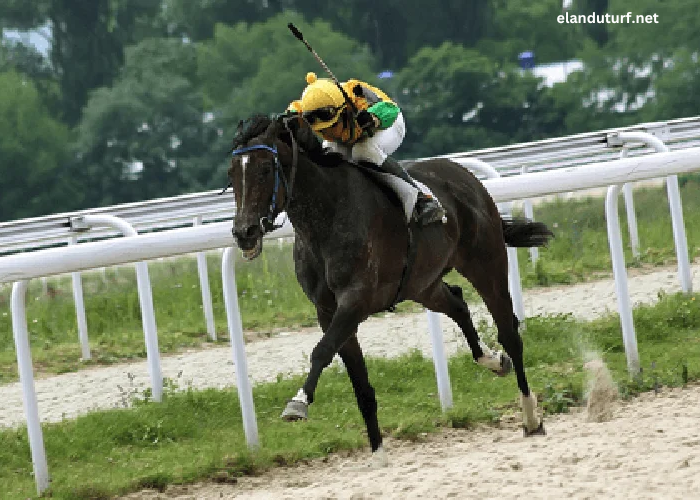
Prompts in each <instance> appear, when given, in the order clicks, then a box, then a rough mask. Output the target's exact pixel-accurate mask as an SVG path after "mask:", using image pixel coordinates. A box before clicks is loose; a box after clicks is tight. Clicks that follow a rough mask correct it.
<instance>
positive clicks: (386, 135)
mask: <svg viewBox="0 0 700 500" xmlns="http://www.w3.org/2000/svg"><path fill="white" fill-rule="evenodd" d="M405 136H406V123H405V122H404V119H403V113H399V114H398V116H397V117H396V120H395V121H394V123H393V124H392V125H391V127H389V128H387V129H383V130H377V131H376V132H375V133H374V135H373V136H372V137H367V138H365V139H363V140H362V141H360V142H358V143H356V144H355V145H354V146H352V147H350V146H344V145H342V144H337V143H334V142H329V141H323V147H325V148H328V149H329V150H330V151H334V152H336V153H341V154H342V155H343V156H344V157H345V158H349V159H351V160H353V161H369V162H372V163H374V164H376V165H379V166H380V167H381V165H382V163H384V160H386V158H387V156H389V155H391V154H392V153H393V152H394V151H396V150H397V149H398V148H399V146H400V145H401V143H402V142H403V139H404V137H405ZM371 172H372V174H374V175H375V176H376V177H377V178H378V179H380V180H381V181H382V182H383V183H384V184H386V185H388V186H389V187H390V188H392V189H393V190H394V192H396V194H397V195H399V198H401V203H402V204H403V209H404V213H405V215H406V222H408V221H410V220H411V216H412V215H413V208H414V206H415V205H416V200H417V199H418V193H419V191H418V190H417V189H416V188H414V187H413V186H411V185H410V184H409V183H408V182H406V181H404V180H403V179H401V178H399V177H396V176H395V175H393V174H388V173H382V172H377V171H374V170H371ZM413 180H414V182H415V183H416V185H418V186H419V187H420V188H421V190H422V191H423V192H424V193H426V194H430V195H432V193H431V191H430V189H428V187H427V186H426V185H425V184H422V183H420V182H418V181H416V180H415V179H413Z"/></svg>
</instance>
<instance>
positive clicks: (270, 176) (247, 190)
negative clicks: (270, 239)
mask: <svg viewBox="0 0 700 500" xmlns="http://www.w3.org/2000/svg"><path fill="white" fill-rule="evenodd" d="M283 130H284V124H283V121H282V119H281V118H277V119H270V118H269V117H266V116H255V117H253V118H251V119H250V120H247V121H245V122H241V123H239V126H238V131H237V133H236V137H235V138H234V141H233V150H232V151H231V154H232V158H231V167H230V168H229V170H228V177H229V181H230V183H231V186H232V187H233V196H234V199H235V201H236V214H235V217H234V220H233V236H234V237H235V238H236V243H237V244H238V247H239V248H240V249H241V251H242V252H243V257H244V258H245V259H246V260H252V259H254V258H256V257H257V256H258V255H260V252H261V251H262V239H263V236H264V235H265V233H266V232H268V231H270V230H272V229H275V226H274V220H275V218H276V217H277V215H278V214H279V213H280V212H283V211H284V210H285V205H284V203H285V200H286V193H287V189H288V182H287V176H286V174H285V171H284V169H283V167H282V162H281V161H280V153H279V151H278V149H277V148H278V145H279V144H280V141H279V140H278V138H279V135H280V133H281V132H282V131H283Z"/></svg>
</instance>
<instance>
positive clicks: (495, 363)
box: [476, 341, 501, 371]
mask: <svg viewBox="0 0 700 500" xmlns="http://www.w3.org/2000/svg"><path fill="white" fill-rule="evenodd" d="M479 347H481V350H482V351H483V353H484V355H483V356H481V357H480V358H479V359H477V360H476V362H477V363H479V364H480V365H481V366H485V367H486V368H488V369H489V370H492V371H499V370H500V369H501V353H500V352H498V353H495V352H493V351H492V350H491V348H490V347H489V346H487V345H486V344H484V343H483V342H482V341H479Z"/></svg>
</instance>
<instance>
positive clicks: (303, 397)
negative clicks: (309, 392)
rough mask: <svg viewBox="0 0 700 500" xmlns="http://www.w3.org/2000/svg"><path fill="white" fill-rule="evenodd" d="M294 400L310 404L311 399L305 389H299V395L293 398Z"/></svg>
mask: <svg viewBox="0 0 700 500" xmlns="http://www.w3.org/2000/svg"><path fill="white" fill-rule="evenodd" d="M292 399H293V400H294V401H299V402H301V403H304V404H305V405H307V404H309V400H308V398H307V397H306V393H305V392H304V389H299V392H297V395H296V396H294V397H293V398H292Z"/></svg>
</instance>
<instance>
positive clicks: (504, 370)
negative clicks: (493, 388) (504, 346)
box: [493, 352, 513, 377]
mask: <svg viewBox="0 0 700 500" xmlns="http://www.w3.org/2000/svg"><path fill="white" fill-rule="evenodd" d="M512 370H513V361H511V359H510V357H509V356H508V355H507V354H506V353H504V352H502V353H501V369H500V370H494V372H493V373H495V374H496V375H498V376H499V377H505V376H506V375H508V374H509V373H510V372H511V371H512Z"/></svg>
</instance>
